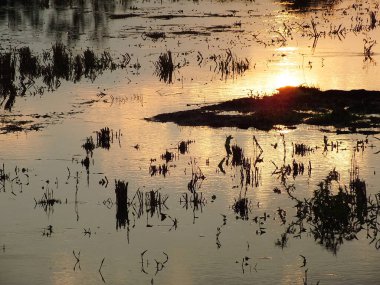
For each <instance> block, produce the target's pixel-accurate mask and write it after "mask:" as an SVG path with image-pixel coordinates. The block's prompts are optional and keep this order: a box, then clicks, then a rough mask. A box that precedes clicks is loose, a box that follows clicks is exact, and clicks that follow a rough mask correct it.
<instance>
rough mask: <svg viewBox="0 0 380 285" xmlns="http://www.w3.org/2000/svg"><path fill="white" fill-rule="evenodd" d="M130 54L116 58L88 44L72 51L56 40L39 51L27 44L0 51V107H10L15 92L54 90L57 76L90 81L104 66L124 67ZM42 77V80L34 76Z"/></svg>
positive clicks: (106, 68)
mask: <svg viewBox="0 0 380 285" xmlns="http://www.w3.org/2000/svg"><path fill="white" fill-rule="evenodd" d="M130 59H131V57H130V56H129V54H128V53H126V54H123V55H122V59H121V60H119V61H116V60H114V59H113V58H112V56H111V54H110V53H109V52H108V51H104V52H103V53H101V54H100V55H97V54H95V52H94V51H93V50H91V49H90V48H87V49H85V50H84V51H83V52H82V53H78V54H76V55H73V51H72V50H71V49H69V48H68V47H67V46H65V45H64V44H63V43H61V42H56V43H54V44H53V45H52V47H51V48H50V49H48V50H45V51H43V52H42V54H40V55H36V54H34V53H33V52H32V51H31V50H30V48H29V47H27V46H25V47H21V48H19V49H17V50H16V49H11V50H9V51H6V52H0V96H1V97H2V98H3V101H2V102H1V103H0V105H1V106H2V105H3V103H4V102H5V101H6V102H5V105H4V108H5V109H7V110H11V109H12V107H13V104H14V102H15V99H16V96H24V95H29V94H30V95H36V94H39V95H42V94H43V93H44V92H45V89H46V90H48V91H54V90H56V89H57V88H59V87H60V86H61V80H65V81H72V82H74V83H75V82H78V81H80V80H81V79H82V78H83V77H84V78H88V79H90V80H91V81H94V80H95V79H96V77H97V76H98V75H99V74H102V73H103V71H105V70H115V69H117V68H126V67H127V66H128V64H129V61H130ZM39 78H41V79H42V82H40V81H39V80H36V79H39Z"/></svg>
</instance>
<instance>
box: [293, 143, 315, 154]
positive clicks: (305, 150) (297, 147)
mask: <svg viewBox="0 0 380 285" xmlns="http://www.w3.org/2000/svg"><path fill="white" fill-rule="evenodd" d="M311 152H314V148H312V147H310V146H308V145H306V144H304V143H300V144H298V143H295V144H294V145H293V153H294V154H295V155H300V156H306V155H308V154H310V153H311Z"/></svg>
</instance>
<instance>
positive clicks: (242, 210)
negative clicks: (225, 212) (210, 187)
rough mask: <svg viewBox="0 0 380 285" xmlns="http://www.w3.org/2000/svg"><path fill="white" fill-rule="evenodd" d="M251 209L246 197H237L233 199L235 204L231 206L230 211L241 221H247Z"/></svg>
mask: <svg viewBox="0 0 380 285" xmlns="http://www.w3.org/2000/svg"><path fill="white" fill-rule="evenodd" d="M250 207H251V201H250V200H248V198H246V197H241V196H239V198H238V199H235V203H234V204H233V205H232V209H233V210H234V212H235V213H236V214H237V215H238V216H237V217H238V218H240V219H242V220H248V218H249V216H248V215H249V212H250Z"/></svg>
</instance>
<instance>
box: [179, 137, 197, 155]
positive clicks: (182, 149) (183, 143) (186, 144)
mask: <svg viewBox="0 0 380 285" xmlns="http://www.w3.org/2000/svg"><path fill="white" fill-rule="evenodd" d="M193 142H194V141H192V140H187V141H181V142H180V143H179V144H178V150H179V152H180V153H181V154H185V153H186V152H188V150H189V145H190V144H191V143H193Z"/></svg>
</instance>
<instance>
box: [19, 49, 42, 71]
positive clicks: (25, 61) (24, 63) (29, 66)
mask: <svg viewBox="0 0 380 285" xmlns="http://www.w3.org/2000/svg"><path fill="white" fill-rule="evenodd" d="M18 55H19V61H20V62H19V72H20V75H21V76H30V77H32V78H33V77H36V76H38V75H39V74H40V64H39V60H38V58H37V57H36V56H34V55H32V52H31V50H30V48H29V47H22V48H19V49H18Z"/></svg>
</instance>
